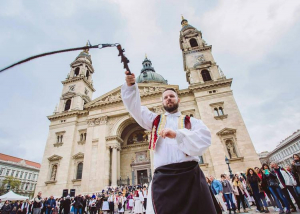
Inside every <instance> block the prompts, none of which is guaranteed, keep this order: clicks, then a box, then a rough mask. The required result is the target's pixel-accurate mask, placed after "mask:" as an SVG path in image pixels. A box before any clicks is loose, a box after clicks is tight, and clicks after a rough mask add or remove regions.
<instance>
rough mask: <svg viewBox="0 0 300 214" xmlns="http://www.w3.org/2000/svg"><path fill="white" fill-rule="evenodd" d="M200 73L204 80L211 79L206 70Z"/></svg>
mask: <svg viewBox="0 0 300 214" xmlns="http://www.w3.org/2000/svg"><path fill="white" fill-rule="evenodd" d="M201 75H202V78H203V81H204V82H206V81H210V80H211V77H210V74H209V72H208V70H203V71H201Z"/></svg>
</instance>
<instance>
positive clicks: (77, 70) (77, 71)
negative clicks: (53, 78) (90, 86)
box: [74, 67, 80, 77]
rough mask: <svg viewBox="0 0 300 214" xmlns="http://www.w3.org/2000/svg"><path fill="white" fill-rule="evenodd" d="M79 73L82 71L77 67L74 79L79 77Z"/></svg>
mask: <svg viewBox="0 0 300 214" xmlns="http://www.w3.org/2000/svg"><path fill="white" fill-rule="evenodd" d="M79 71H80V68H78V67H77V68H76V69H75V72H74V77H77V76H78V75H79Z"/></svg>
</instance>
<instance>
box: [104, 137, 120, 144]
mask: <svg viewBox="0 0 300 214" xmlns="http://www.w3.org/2000/svg"><path fill="white" fill-rule="evenodd" d="M105 140H106V142H109V141H114V140H116V141H117V142H119V143H123V142H124V141H123V140H122V138H120V137H119V136H117V135H114V136H108V137H106V138H105Z"/></svg>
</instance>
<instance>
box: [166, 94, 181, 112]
mask: <svg viewBox="0 0 300 214" xmlns="http://www.w3.org/2000/svg"><path fill="white" fill-rule="evenodd" d="M162 98H163V106H164V109H165V110H166V111H167V112H169V113H172V112H174V111H176V110H177V109H178V104H179V102H180V99H179V98H178V97H177V94H176V93H175V92H174V91H171V90H167V91H165V92H164V93H163V95H162Z"/></svg>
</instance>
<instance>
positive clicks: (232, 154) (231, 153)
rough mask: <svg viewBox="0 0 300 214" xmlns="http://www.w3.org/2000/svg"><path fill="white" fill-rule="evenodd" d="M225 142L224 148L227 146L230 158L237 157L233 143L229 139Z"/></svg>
mask: <svg viewBox="0 0 300 214" xmlns="http://www.w3.org/2000/svg"><path fill="white" fill-rule="evenodd" d="M225 144H226V148H227V151H228V154H229V157H230V158H237V157H238V156H237V153H236V149H235V146H234V143H233V142H232V141H231V140H226V142H225Z"/></svg>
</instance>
